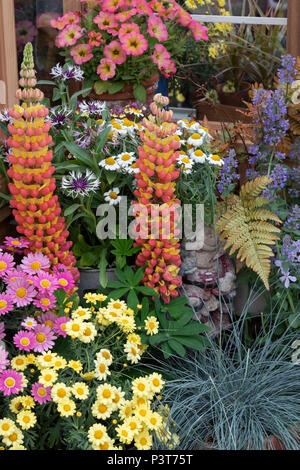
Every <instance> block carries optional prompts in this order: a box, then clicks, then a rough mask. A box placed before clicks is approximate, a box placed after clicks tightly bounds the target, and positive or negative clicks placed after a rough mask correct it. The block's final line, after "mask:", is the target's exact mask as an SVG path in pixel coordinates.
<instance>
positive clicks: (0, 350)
mask: <svg viewBox="0 0 300 470" xmlns="http://www.w3.org/2000/svg"><path fill="white" fill-rule="evenodd" d="M7 357H8V352H7V351H6V350H5V349H4V347H3V346H0V374H1V373H2V372H3V371H4V370H5V369H6V367H7V366H8V364H9V360H8V359H7Z"/></svg>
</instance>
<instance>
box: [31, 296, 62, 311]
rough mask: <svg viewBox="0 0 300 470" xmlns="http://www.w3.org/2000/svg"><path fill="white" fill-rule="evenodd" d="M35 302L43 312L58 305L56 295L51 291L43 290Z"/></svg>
mask: <svg viewBox="0 0 300 470" xmlns="http://www.w3.org/2000/svg"><path fill="white" fill-rule="evenodd" d="M33 303H34V305H35V306H36V307H38V308H40V309H41V310H43V312H47V311H48V310H51V308H55V307H56V297H55V295H53V294H52V293H51V292H41V293H40V294H38V295H37V296H36V298H35V299H34V301H33Z"/></svg>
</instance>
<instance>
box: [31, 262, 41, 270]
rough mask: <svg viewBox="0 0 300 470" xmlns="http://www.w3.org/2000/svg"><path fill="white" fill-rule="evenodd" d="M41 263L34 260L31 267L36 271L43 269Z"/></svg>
mask: <svg viewBox="0 0 300 470" xmlns="http://www.w3.org/2000/svg"><path fill="white" fill-rule="evenodd" d="M41 266H42V265H41V263H39V262H38V261H33V263H31V265H30V267H31V269H33V270H34V271H38V270H39V269H41Z"/></svg>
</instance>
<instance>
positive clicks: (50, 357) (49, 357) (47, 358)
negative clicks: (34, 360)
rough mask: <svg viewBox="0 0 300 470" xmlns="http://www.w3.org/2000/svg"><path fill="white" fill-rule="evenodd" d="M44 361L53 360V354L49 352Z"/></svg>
mask: <svg viewBox="0 0 300 470" xmlns="http://www.w3.org/2000/svg"><path fill="white" fill-rule="evenodd" d="M44 361H45V362H51V361H52V356H50V354H47V355H46V356H44Z"/></svg>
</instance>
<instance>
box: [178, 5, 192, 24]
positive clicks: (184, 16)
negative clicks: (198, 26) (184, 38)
mask: <svg viewBox="0 0 300 470" xmlns="http://www.w3.org/2000/svg"><path fill="white" fill-rule="evenodd" d="M177 11H178V17H177V21H178V23H179V24H181V25H182V26H189V24H190V23H191V22H192V21H193V18H192V17H191V15H190V14H189V13H188V12H187V11H186V10H185V9H184V8H182V7H181V6H178V10H177Z"/></svg>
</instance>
